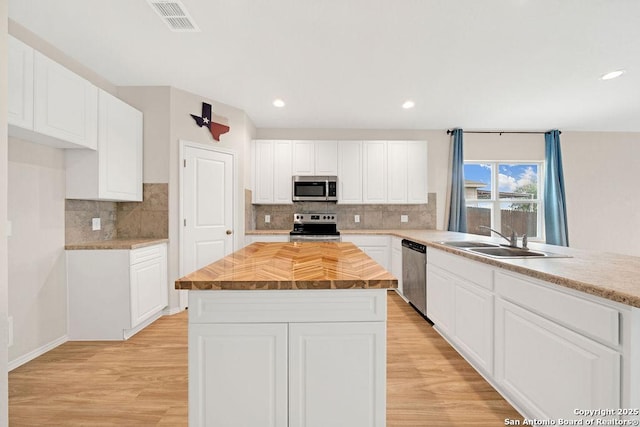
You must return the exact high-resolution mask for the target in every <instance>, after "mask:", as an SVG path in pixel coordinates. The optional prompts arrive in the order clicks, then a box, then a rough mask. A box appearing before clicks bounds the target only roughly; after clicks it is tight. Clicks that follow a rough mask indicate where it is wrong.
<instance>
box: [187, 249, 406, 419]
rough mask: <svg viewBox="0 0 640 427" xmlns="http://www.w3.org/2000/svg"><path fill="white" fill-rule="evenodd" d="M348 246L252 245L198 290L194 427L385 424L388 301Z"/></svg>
mask: <svg viewBox="0 0 640 427" xmlns="http://www.w3.org/2000/svg"><path fill="white" fill-rule="evenodd" d="M396 286H397V280H396V278H395V277H393V276H392V275H391V274H390V273H388V272H387V271H386V270H384V269H383V268H382V267H380V266H379V265H378V264H377V263H376V262H375V261H373V260H372V259H371V258H369V257H368V256H367V255H366V254H364V253H363V252H362V251H360V250H359V249H358V248H357V247H356V246H355V245H353V244H351V243H333V242H331V243H328V242H327V243H254V244H252V245H249V246H247V247H245V248H244V249H241V250H239V251H237V252H235V253H233V254H231V255H229V256H227V257H225V258H223V259H221V260H219V261H217V262H215V263H213V264H210V265H208V266H205V267H203V268H202V269H200V270H198V271H195V272H193V273H190V274H188V275H186V276H185V277H183V278H181V279H178V280H177V281H176V284H175V287H176V289H187V290H189V425H190V426H200V425H207V426H216V425H220V426H228V425H238V426H244V425H246V426H263V425H264V426H288V425H308V426H312V425H323V426H329V425H330V426H341V425H344V426H384V425H385V416H386V414H385V412H386V404H385V402H386V297H387V295H386V291H387V289H388V288H395V287H396Z"/></svg>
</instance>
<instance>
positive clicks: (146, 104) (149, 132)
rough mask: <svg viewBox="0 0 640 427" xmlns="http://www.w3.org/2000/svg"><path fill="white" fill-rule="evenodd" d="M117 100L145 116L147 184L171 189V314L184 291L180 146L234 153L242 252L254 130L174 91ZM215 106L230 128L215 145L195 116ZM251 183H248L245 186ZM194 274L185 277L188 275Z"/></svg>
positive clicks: (136, 92)
mask: <svg viewBox="0 0 640 427" xmlns="http://www.w3.org/2000/svg"><path fill="white" fill-rule="evenodd" d="M118 96H119V97H121V98H122V99H123V100H125V101H126V102H128V103H130V104H131V105H133V106H134V107H136V108H138V109H140V110H141V111H142V112H143V113H144V115H145V116H144V141H145V142H144V144H145V145H144V155H145V159H144V182H155V183H160V182H161V183H169V245H168V266H169V274H168V278H169V284H168V287H169V291H168V292H169V307H168V309H169V311H170V312H174V311H177V310H179V309H180V308H182V307H181V306H180V297H179V291H176V290H175V289H174V288H173V283H174V282H175V280H176V279H178V278H179V277H180V276H181V272H180V247H179V245H180V234H179V233H180V229H181V218H180V215H179V214H180V179H179V177H180V162H179V160H180V141H181V140H184V141H190V142H196V143H199V144H204V145H209V146H215V147H220V148H223V149H225V150H231V151H233V152H234V153H235V157H236V161H237V168H238V170H237V171H236V176H237V178H238V179H237V185H236V188H235V189H234V210H235V214H234V215H235V218H234V222H235V228H234V235H235V237H236V239H237V240H236V248H240V247H242V246H243V243H242V241H241V240H242V237H243V236H244V188H246V187H247V186H248V182H249V179H250V178H249V175H248V174H249V170H248V168H246V167H245V165H248V164H249V143H250V141H251V139H252V138H253V135H254V133H255V127H254V126H253V124H252V123H251V120H249V118H248V117H247V115H246V114H245V113H244V111H242V110H239V109H237V108H234V107H231V106H229V105H226V104H222V103H219V102H216V101H213V100H211V99H207V98H204V97H202V96H199V95H196V94H193V93H190V92H186V91H183V90H180V89H176V88H172V87H168V86H165V87H160V86H158V87H119V88H118ZM203 102H206V103H209V104H211V105H212V109H213V115H214V119H217V120H220V121H221V122H224V123H225V124H227V125H228V126H229V127H230V130H229V132H228V133H226V134H223V135H222V136H221V137H220V140H221V141H220V142H216V141H214V140H213V138H212V136H211V134H210V133H209V131H208V130H207V129H206V128H201V127H198V126H197V125H196V123H195V122H194V120H193V118H192V117H191V114H197V115H199V114H200V113H201V111H202V103H203ZM245 182H246V183H245ZM186 273H189V272H184V274H186Z"/></svg>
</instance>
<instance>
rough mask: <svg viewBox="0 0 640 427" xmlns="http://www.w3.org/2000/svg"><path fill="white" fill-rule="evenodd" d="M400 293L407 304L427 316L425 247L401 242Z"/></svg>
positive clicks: (408, 241) (409, 241) (414, 243)
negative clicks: (406, 300) (401, 292)
mask: <svg viewBox="0 0 640 427" xmlns="http://www.w3.org/2000/svg"><path fill="white" fill-rule="evenodd" d="M402 291H403V293H404V296H405V297H407V299H408V300H409V302H410V303H411V304H412V305H413V306H414V307H415V308H416V309H417V310H418V311H419V312H420V313H422V315H424V316H425V317H426V315H427V247H426V246H425V245H423V244H421V243H416V242H412V241H411V240H407V239H403V240H402Z"/></svg>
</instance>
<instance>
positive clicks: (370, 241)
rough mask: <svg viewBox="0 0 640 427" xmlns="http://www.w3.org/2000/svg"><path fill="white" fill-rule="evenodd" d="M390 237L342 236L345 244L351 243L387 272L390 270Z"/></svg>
mask: <svg viewBox="0 0 640 427" xmlns="http://www.w3.org/2000/svg"><path fill="white" fill-rule="evenodd" d="M389 239H390V236H388V235H384V236H371V235H369V236H367V235H362V234H342V241H343V242H351V243H353V244H354V245H356V246H357V247H358V248H359V249H360V250H361V251H362V252H364V253H365V254H367V255H369V256H370V257H371V258H373V260H374V261H375V262H377V263H378V264H380V265H381V266H382V268H384V269H385V270H389V263H390V244H389V242H390V241H389Z"/></svg>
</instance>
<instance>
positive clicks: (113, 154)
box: [66, 90, 143, 201]
mask: <svg viewBox="0 0 640 427" xmlns="http://www.w3.org/2000/svg"><path fill="white" fill-rule="evenodd" d="M99 98H100V102H99V104H100V108H99V116H100V117H99V123H100V126H99V141H98V150H97V151H89V150H70V151H67V152H66V169H67V198H69V199H88V200H116V201H142V139H143V117H142V113H141V112H140V111H138V110H136V109H135V108H133V107H131V106H130V105H128V104H126V103H125V102H123V101H121V100H120V99H118V98H116V97H114V96H113V95H111V94H109V93H107V92H104V91H103V90H100V96H99Z"/></svg>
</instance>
